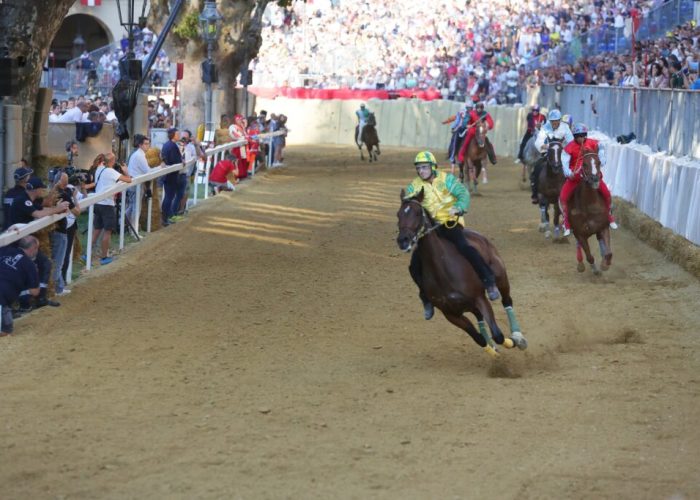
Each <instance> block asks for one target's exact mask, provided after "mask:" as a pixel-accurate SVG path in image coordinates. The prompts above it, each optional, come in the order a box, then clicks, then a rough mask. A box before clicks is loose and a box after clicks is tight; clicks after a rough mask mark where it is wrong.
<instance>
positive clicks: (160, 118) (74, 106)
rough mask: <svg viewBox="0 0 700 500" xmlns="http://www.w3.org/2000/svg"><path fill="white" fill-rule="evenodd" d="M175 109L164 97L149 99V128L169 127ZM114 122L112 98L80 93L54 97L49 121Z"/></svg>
mask: <svg viewBox="0 0 700 500" xmlns="http://www.w3.org/2000/svg"><path fill="white" fill-rule="evenodd" d="M174 112H175V111H174V110H173V108H172V106H171V105H170V104H169V103H168V102H167V101H166V99H165V98H164V97H159V98H157V99H152V100H150V101H148V126H149V128H162V129H167V128H170V127H172V126H173V125H174V124H175V123H174V120H175V117H174ZM88 122H89V123H105V122H108V123H112V124H116V123H117V122H118V120H117V115H116V114H115V112H114V105H113V103H112V99H111V98H103V97H100V96H93V97H88V96H84V95H79V96H77V97H74V96H71V97H68V98H67V99H61V100H59V99H54V100H53V101H52V102H51V108H50V110H49V123H88Z"/></svg>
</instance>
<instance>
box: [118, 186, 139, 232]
mask: <svg viewBox="0 0 700 500" xmlns="http://www.w3.org/2000/svg"><path fill="white" fill-rule="evenodd" d="M123 194H124V193H119V194H118V195H117V196H115V199H114V204H115V205H116V209H117V220H120V219H121V215H122V214H121V211H122V200H121V197H122V196H123ZM126 202H127V203H129V197H128V196H127V198H126ZM127 212H128V211H127ZM124 224H125V226H126V229H127V231H128V233H129V234H131V235H132V236H133V237H134V238H136V241H141V237H140V236H139V233H138V232H137V231H136V229H134V226H133V225H132V224H131V221H130V220H129V216H128V215H126V214H125V215H124Z"/></svg>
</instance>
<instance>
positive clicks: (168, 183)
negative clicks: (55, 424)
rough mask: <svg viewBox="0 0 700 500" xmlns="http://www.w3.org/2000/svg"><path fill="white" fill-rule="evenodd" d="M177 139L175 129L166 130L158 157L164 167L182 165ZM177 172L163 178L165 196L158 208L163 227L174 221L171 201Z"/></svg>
mask: <svg viewBox="0 0 700 500" xmlns="http://www.w3.org/2000/svg"><path fill="white" fill-rule="evenodd" d="M178 139H179V134H178V132H177V129H176V128H175V127H171V128H169V129H168V142H166V143H165V144H163V149H161V151H160V157H161V158H162V159H163V162H164V163H165V165H166V166H170V165H177V164H178V163H182V153H181V152H180V146H178V144H177V141H178ZM178 175H179V172H178V171H175V172H171V173H169V174H168V175H166V176H165V177H164V178H163V189H164V190H165V196H164V197H163V204H162V205H161V207H160V212H161V214H160V216H161V222H162V224H163V226H169V225H170V224H172V223H173V222H174V221H173V220H172V217H173V215H175V214H174V213H173V200H174V199H175V195H176V194H177V181H178Z"/></svg>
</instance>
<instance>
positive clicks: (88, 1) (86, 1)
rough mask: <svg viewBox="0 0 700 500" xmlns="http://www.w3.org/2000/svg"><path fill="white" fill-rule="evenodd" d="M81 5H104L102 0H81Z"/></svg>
mask: <svg viewBox="0 0 700 500" xmlns="http://www.w3.org/2000/svg"><path fill="white" fill-rule="evenodd" d="M80 5H83V6H85V7H97V6H99V5H102V0H80Z"/></svg>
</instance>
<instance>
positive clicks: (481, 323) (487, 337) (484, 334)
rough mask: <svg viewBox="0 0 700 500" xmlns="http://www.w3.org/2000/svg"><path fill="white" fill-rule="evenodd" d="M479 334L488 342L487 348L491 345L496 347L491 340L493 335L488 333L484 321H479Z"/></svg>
mask: <svg viewBox="0 0 700 500" xmlns="http://www.w3.org/2000/svg"><path fill="white" fill-rule="evenodd" d="M479 333H480V334H481V336H482V337H483V338H484V340H485V341H486V345H487V346H489V345H491V346H492V345H494V344H493V340H492V339H491V335H489V332H488V330H487V329H486V322H484V321H483V320H482V321H479Z"/></svg>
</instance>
